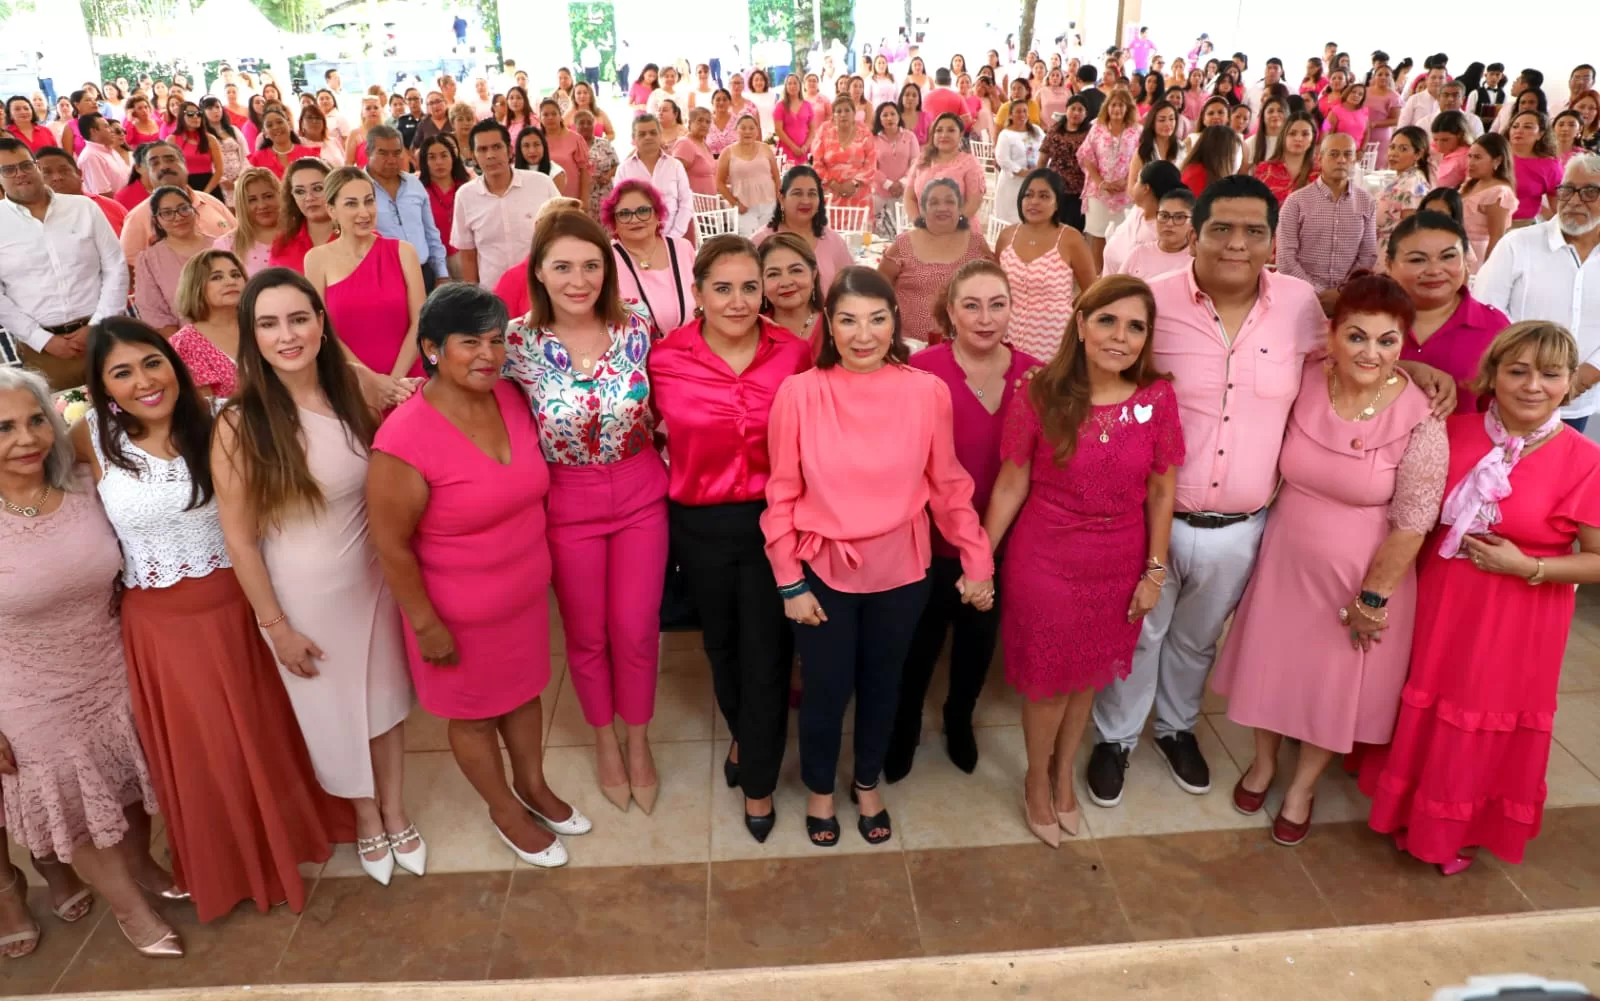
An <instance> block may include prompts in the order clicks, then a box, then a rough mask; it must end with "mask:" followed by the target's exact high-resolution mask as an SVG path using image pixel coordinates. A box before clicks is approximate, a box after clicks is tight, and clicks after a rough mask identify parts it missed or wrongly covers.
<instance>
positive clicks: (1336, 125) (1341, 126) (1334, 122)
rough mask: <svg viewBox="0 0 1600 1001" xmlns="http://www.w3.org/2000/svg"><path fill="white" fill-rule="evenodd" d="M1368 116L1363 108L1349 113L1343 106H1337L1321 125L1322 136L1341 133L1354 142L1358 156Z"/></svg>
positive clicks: (1365, 135)
mask: <svg viewBox="0 0 1600 1001" xmlns="http://www.w3.org/2000/svg"><path fill="white" fill-rule="evenodd" d="M1368 117H1369V114H1368V111H1367V109H1366V107H1365V106H1363V107H1360V108H1357V109H1356V110H1355V111H1351V110H1350V109H1349V108H1347V107H1345V106H1344V105H1342V104H1341V105H1338V106H1337V107H1335V108H1334V109H1333V110H1332V111H1330V112H1328V118H1327V120H1326V121H1324V122H1323V123H1322V134H1323V135H1332V134H1333V133H1336V132H1343V133H1344V134H1345V135H1347V136H1351V137H1353V138H1354V139H1355V141H1356V153H1357V154H1360V152H1361V144H1362V143H1364V142H1366V139H1367V120H1368Z"/></svg>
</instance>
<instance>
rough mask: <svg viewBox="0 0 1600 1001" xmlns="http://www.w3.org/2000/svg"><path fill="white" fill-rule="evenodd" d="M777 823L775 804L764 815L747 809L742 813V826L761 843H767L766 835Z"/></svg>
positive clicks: (835, 834) (836, 836)
mask: <svg viewBox="0 0 1600 1001" xmlns="http://www.w3.org/2000/svg"><path fill="white" fill-rule="evenodd" d="M809 819H810V818H807V820H809ZM777 823H778V808H777V807H776V806H774V807H773V808H772V812H771V813H769V814H767V815H766V816H765V817H757V816H755V815H753V814H751V813H750V812H749V811H748V810H747V811H745V815H744V827H745V830H747V831H749V832H750V836H751V837H752V838H755V839H756V840H757V841H759V842H760V843H761V844H766V843H767V837H768V836H769V835H770V834H771V833H772V829H773V827H774V826H776V825H777ZM837 826H838V825H835V832H834V836H833V840H834V841H838V840H839V835H838V831H837ZM810 830H811V825H810V824H809V823H808V824H807V825H806V831H807V833H809V832H810Z"/></svg>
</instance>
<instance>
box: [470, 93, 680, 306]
mask: <svg viewBox="0 0 1600 1001" xmlns="http://www.w3.org/2000/svg"><path fill="white" fill-rule="evenodd" d="M467 139H468V142H469V143H471V145H472V156H473V159H474V160H476V161H477V163H478V168H479V169H480V170H482V171H483V176H482V177H478V178H474V179H473V180H471V181H468V182H467V183H466V184H464V185H462V186H461V187H460V188H457V189H456V207H455V215H454V216H453V217H452V220H451V225H450V242H451V243H453V244H455V246H456V249H458V250H459V251H460V252H461V280H462V281H465V282H476V283H477V284H479V285H482V286H483V287H484V288H487V289H493V288H494V286H495V283H496V282H498V281H499V280H500V276H501V275H503V274H505V272H506V270H507V269H508V268H510V267H511V266H512V265H514V264H516V263H517V262H518V261H520V260H522V259H523V258H524V257H527V256H528V248H529V247H530V246H531V245H532V244H533V227H534V223H535V222H536V221H537V220H538V218H539V209H541V208H543V207H544V203H545V202H547V201H549V200H550V199H552V198H559V197H561V191H560V190H559V189H558V188H557V187H556V184H555V182H554V181H552V180H550V178H548V177H546V176H545V175H543V174H541V173H539V172H538V171H537V170H514V169H512V166H511V133H510V132H509V131H508V130H507V129H506V127H505V126H504V125H501V124H500V123H499V122H497V121H495V120H494V119H492V118H491V119H489V120H488V121H485V122H479V123H478V124H477V125H474V126H473V127H472V132H471V134H470V135H469V136H468V137H467ZM680 169H681V168H680Z"/></svg>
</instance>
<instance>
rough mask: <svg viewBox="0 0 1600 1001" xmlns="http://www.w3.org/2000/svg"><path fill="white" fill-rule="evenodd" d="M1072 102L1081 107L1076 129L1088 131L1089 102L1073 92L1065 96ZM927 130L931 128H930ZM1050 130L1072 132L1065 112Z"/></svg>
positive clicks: (1063, 133)
mask: <svg viewBox="0 0 1600 1001" xmlns="http://www.w3.org/2000/svg"><path fill="white" fill-rule="evenodd" d="M1074 104H1076V105H1077V106H1078V107H1080V108H1082V109H1083V125H1082V127H1080V128H1079V129H1078V131H1079V132H1088V131H1089V126H1091V125H1093V124H1094V116H1093V115H1090V114H1089V102H1088V101H1085V100H1084V99H1083V95H1082V94H1073V95H1072V96H1071V97H1069V98H1067V107H1068V108H1070V107H1072V106H1073V105H1074ZM929 131H932V130H931V129H930V130H929ZM1050 131H1051V132H1052V133H1054V134H1056V135H1058V136H1066V135H1071V134H1072V132H1071V131H1070V130H1069V129H1068V128H1067V116H1066V114H1064V113H1063V114H1062V116H1061V117H1060V118H1057V119H1056V120H1055V124H1053V125H1051V126H1050Z"/></svg>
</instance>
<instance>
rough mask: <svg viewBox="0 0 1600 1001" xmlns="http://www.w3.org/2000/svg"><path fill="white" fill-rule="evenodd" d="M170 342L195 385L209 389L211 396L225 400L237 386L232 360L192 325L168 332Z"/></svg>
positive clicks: (237, 371)
mask: <svg viewBox="0 0 1600 1001" xmlns="http://www.w3.org/2000/svg"><path fill="white" fill-rule="evenodd" d="M171 344H172V350H173V351H175V352H177V354H178V357H179V358H181V359H182V360H183V364H184V367H186V368H188V370H189V375H190V377H191V378H193V379H194V384H195V385H196V386H198V387H200V388H201V389H209V390H211V395H212V396H214V397H216V398H217V399H219V400H225V399H227V398H228V397H230V396H232V395H233V393H234V390H236V389H238V388H239V370H238V367H237V365H236V364H235V363H234V360H233V359H232V358H229V357H228V356H227V355H226V354H225V353H223V350H222V349H221V348H219V347H217V346H216V345H215V344H212V343H211V341H210V339H209V338H207V337H206V335H205V334H202V333H201V332H200V331H199V330H197V329H195V325H194V324H192V323H186V324H184V325H183V326H182V327H180V328H179V329H178V332H177V333H175V334H173V335H172V341H171Z"/></svg>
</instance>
